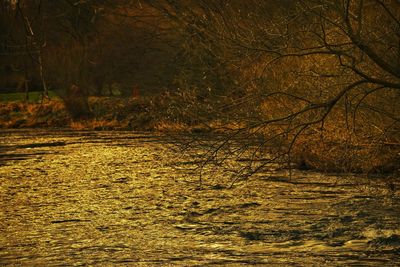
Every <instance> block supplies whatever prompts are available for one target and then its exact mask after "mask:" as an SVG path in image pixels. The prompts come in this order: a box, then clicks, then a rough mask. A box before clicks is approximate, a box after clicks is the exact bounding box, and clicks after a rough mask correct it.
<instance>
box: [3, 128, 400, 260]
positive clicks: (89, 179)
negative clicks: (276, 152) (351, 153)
mask: <svg viewBox="0 0 400 267" xmlns="http://www.w3.org/2000/svg"><path fill="white" fill-rule="evenodd" d="M21 135H22V134H20V133H18V132H17V133H13V134H12V135H6V136H5V138H6V139H7V144H8V145H9V144H13V145H18V144H29V143H35V142H37V143H38V142H41V143H46V142H48V143H51V142H59V141H62V142H65V143H66V145H65V146H58V147H45V146H41V147H38V148H31V149H29V153H33V154H35V153H42V154H37V155H36V156H30V157H27V158H26V159H25V160H13V161H7V162H4V165H3V166H1V167H0V177H1V178H0V185H1V187H0V200H1V202H0V203H1V204H0V205H1V206H0V211H1V213H0V227H1V229H2V230H1V231H2V234H1V235H0V248H1V249H0V263H1V264H2V265H23V266H53V265H68V266H69V265H99V266H103V265H122V266H126V265H128V266H158V265H161V264H165V265H172V266H192V265H193V266H195V265H205V264H216V265H229V266H235V265H241V264H248V265H260V266H265V265H266V264H268V265H270V264H272V265H274V264H275V265H276V264H282V263H284V264H287V265H290V264H296V263H297V264H301V265H308V264H313V265H322V264H324V265H337V264H339V265H348V264H355V263H359V264H362V265H371V266H373V265H375V264H377V263H382V262H383V263H392V262H395V261H398V258H396V255H397V254H396V253H398V252H399V249H400V231H399V229H398V225H399V223H400V219H399V217H398V212H397V211H398V210H399V207H400V204H399V199H398V198H397V199H394V200H392V201H391V202H390V203H389V202H384V201H386V200H384V198H382V197H380V196H367V195H365V192H364V191H361V190H359V189H357V188H354V187H353V186H351V184H349V181H347V180H343V181H339V182H338V180H337V178H332V177H328V176H323V175H318V174H315V173H309V174H306V173H297V176H296V177H295V178H294V179H295V181H298V182H302V184H295V183H290V182H288V180H285V179H281V181H277V180H274V179H272V178H274V176H276V175H279V173H275V174H272V176H271V174H270V175H269V176H268V175H264V176H263V175H261V176H259V177H256V178H254V179H251V180H249V181H246V182H243V183H242V184H239V185H238V186H236V187H234V188H232V189H228V188H226V187H223V186H213V185H224V184H229V183H228V181H226V176H224V174H223V173H215V172H210V173H209V176H208V180H207V179H206V180H205V182H206V186H205V187H204V188H203V189H201V190H199V189H198V188H197V185H196V183H194V182H195V181H196V179H197V177H196V176H195V175H194V174H193V173H191V172H188V171H186V170H184V169H182V170H180V169H179V168H178V169H177V168H176V165H175V163H177V162H184V161H189V160H190V159H188V158H184V157H182V156H181V155H177V154H174V152H173V151H172V150H170V149H169V146H168V145H166V144H165V143H162V142H160V141H161V139H160V140H158V139H155V140H147V139H145V138H141V139H134V138H130V139H128V138H126V139H125V138H124V135H125V136H126V137H132V136H133V134H130V133H118V132H112V133H93V134H92V135H86V136H82V135H68V136H66V135H62V134H58V135H55V134H47V135H46V134H42V135H40V136H39V137H37V136H35V135H33V136H25V135H24V136H21ZM117 137H118V138H117ZM27 151H28V149H27V148H18V147H14V148H13V149H11V150H9V151H8V152H7V153H11V154H12V153H21V154H23V153H27ZM335 183H336V184H335ZM207 184H208V186H207ZM382 250H384V251H385V253H382Z"/></svg>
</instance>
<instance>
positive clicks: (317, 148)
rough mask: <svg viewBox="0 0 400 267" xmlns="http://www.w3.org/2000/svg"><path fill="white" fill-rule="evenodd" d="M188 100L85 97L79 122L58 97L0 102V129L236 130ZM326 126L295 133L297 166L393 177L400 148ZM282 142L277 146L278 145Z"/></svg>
mask: <svg viewBox="0 0 400 267" xmlns="http://www.w3.org/2000/svg"><path fill="white" fill-rule="evenodd" d="M185 97H186V99H183V98H185ZM189 97H191V96H182V95H180V96H177V95H169V94H166V95H161V96H157V97H142V98H140V99H139V98H121V97H89V98H88V100H87V102H88V106H89V109H90V116H89V117H86V118H81V119H73V118H72V116H71V112H70V111H69V110H68V108H66V105H65V104H64V102H63V101H62V100H61V99H60V98H53V99H48V100H44V101H42V102H41V103H38V102H36V103H24V102H18V101H13V102H0V128H2V129H20V128H67V129H73V130H128V131H150V132H163V133H171V132H172V133H196V134H199V133H201V134H205V133H207V134H213V133H218V134H221V133H222V134H226V132H229V131H232V130H233V131H234V130H235V128H236V129H237V128H240V127H242V125H240V124H239V123H238V124H234V123H231V124H228V123H226V122H225V124H224V123H221V121H219V120H217V119H215V117H213V116H212V115H211V112H210V113H209V114H207V109H208V108H209V106H210V105H211V104H210V103H199V102H196V104H193V106H190V103H195V101H190V99H187V98H189ZM183 103H185V104H183ZM188 103H189V104H188ZM198 114H200V115H198ZM204 114H206V115H204ZM207 115H208V116H209V117H207ZM198 116H202V117H201V118H199V117H198ZM204 122H206V123H204ZM330 125H331V128H326V129H325V132H323V133H318V132H316V133H314V134H306V135H301V136H299V137H298V138H297V139H296V142H295V143H294V144H293V147H291V151H290V153H291V158H290V160H291V162H292V163H294V164H295V165H296V166H297V168H300V169H314V170H319V171H322V172H342V173H350V172H353V173H364V174H365V175H368V176H376V175H378V176H387V177H391V178H395V179H397V178H398V176H399V173H400V146H399V145H398V144H397V143H389V142H387V143H384V142H376V143H374V142H371V141H370V139H368V137H366V136H365V135H363V134H358V135H354V136H350V137H349V135H348V133H346V129H345V127H342V126H343V125H340V124H339V123H333V124H330ZM332 125H333V126H332ZM264 130H265V129H264ZM224 131H225V132H224ZM227 135H229V134H227ZM283 142H284V141H281V143H280V144H278V145H280V146H282V143H283Z"/></svg>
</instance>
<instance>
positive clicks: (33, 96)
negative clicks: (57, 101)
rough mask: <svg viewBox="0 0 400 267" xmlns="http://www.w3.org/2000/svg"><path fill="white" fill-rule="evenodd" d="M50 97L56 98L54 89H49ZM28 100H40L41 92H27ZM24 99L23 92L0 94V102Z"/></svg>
mask: <svg viewBox="0 0 400 267" xmlns="http://www.w3.org/2000/svg"><path fill="white" fill-rule="evenodd" d="M49 97H50V98H51V99H54V98H58V96H57V94H56V93H55V92H54V91H49ZM28 99H29V102H31V103H36V102H40V101H41V100H42V92H29V98H28ZM19 101H25V93H7V94H0V102H19Z"/></svg>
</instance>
